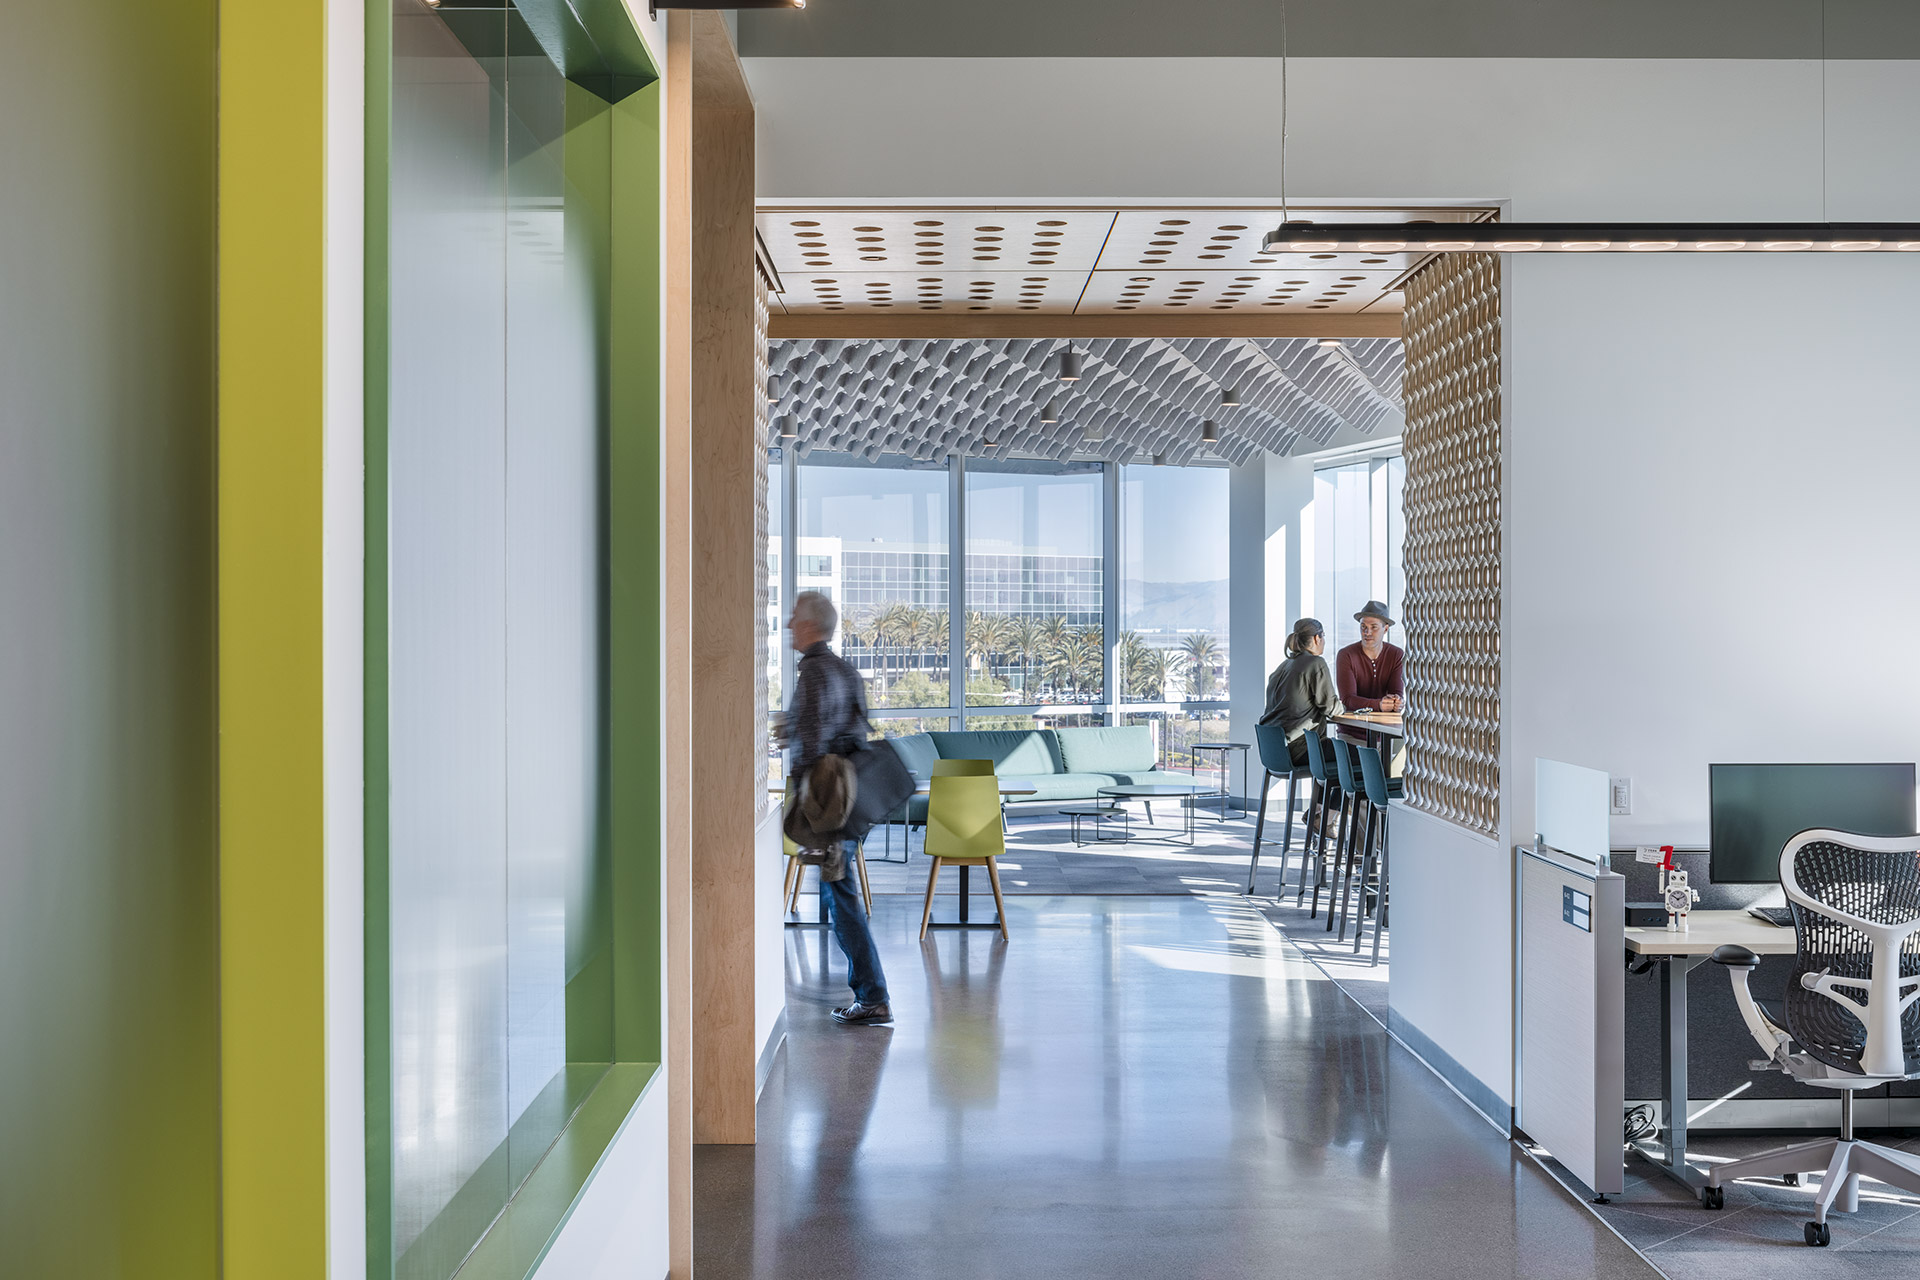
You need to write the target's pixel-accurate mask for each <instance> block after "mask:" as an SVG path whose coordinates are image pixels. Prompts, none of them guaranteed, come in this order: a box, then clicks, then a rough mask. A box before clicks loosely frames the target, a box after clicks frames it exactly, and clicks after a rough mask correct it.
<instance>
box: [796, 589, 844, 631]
mask: <svg viewBox="0 0 1920 1280" xmlns="http://www.w3.org/2000/svg"><path fill="white" fill-rule="evenodd" d="M793 616H794V617H795V618H796V619H798V620H799V621H801V622H806V623H811V624H812V625H813V626H815V627H818V628H819V629H820V634H821V635H825V636H830V635H832V634H833V629H834V628H835V627H836V626H838V625H839V624H840V611H839V610H838V609H836V608H834V607H833V600H832V598H831V597H829V596H828V595H827V594H826V592H824V591H802V592H801V593H800V594H799V595H797V596H795V597H794V598H793Z"/></svg>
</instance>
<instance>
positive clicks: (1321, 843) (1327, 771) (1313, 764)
mask: <svg viewBox="0 0 1920 1280" xmlns="http://www.w3.org/2000/svg"><path fill="white" fill-rule="evenodd" d="M1303 736H1304V739H1305V741H1306V744H1307V770H1308V772H1310V773H1311V774H1312V775H1313V790H1314V794H1315V795H1316V796H1317V797H1318V798H1319V799H1320V807H1319V808H1318V809H1317V810H1315V817H1316V819H1317V821H1316V823H1315V828H1316V830H1315V839H1314V851H1313V855H1312V856H1313V863H1314V871H1313V910H1312V911H1310V912H1309V913H1308V914H1307V918H1308V919H1309V920H1311V919H1314V918H1316V917H1317V916H1318V915H1319V914H1320V887H1321V886H1322V885H1324V884H1326V882H1327V809H1326V805H1327V801H1328V800H1334V801H1336V802H1337V803H1339V805H1340V825H1339V829H1338V830H1339V834H1338V835H1336V837H1335V839H1334V848H1335V849H1336V850H1338V849H1339V847H1340V840H1341V839H1342V838H1344V836H1345V834H1346V829H1347V812H1346V799H1347V797H1346V795H1345V794H1344V793H1343V792H1341V791H1340V790H1339V789H1338V787H1337V786H1336V785H1335V783H1334V778H1333V766H1332V765H1331V764H1329V763H1328V761H1329V760H1330V759H1331V757H1332V755H1333V751H1332V749H1331V748H1330V747H1329V746H1328V745H1327V739H1326V737H1325V736H1324V735H1323V734H1321V732H1320V731H1319V730H1317V729H1309V730H1307V732H1306V733H1305V735H1303ZM1306 897H1307V868H1306V863H1305V862H1304V861H1303V862H1302V863H1301V866H1300V888H1299V891H1298V892H1296V893H1295V894H1294V896H1293V901H1294V905H1295V906H1298V905H1299V904H1300V903H1302V902H1304V901H1305V900H1306ZM1328 901H1329V902H1331V901H1332V899H1331V898H1329V899H1328Z"/></svg>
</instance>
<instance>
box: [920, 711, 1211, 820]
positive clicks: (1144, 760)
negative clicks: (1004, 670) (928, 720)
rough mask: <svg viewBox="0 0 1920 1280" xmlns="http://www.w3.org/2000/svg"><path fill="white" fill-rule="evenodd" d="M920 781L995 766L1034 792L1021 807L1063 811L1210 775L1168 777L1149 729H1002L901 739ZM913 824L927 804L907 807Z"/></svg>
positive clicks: (1005, 777)
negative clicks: (971, 763) (944, 765)
mask: <svg viewBox="0 0 1920 1280" xmlns="http://www.w3.org/2000/svg"><path fill="white" fill-rule="evenodd" d="M893 746H894V749H895V750H896V751H898V752H899V753H900V758H901V760H903V761H904V762H905V763H906V766H907V768H909V769H911V770H912V771H913V774H914V776H915V777H916V778H923V779H924V778H926V777H928V776H930V775H931V774H932V772H933V762H934V761H936V760H991V761H993V771H994V773H995V775H997V776H998V777H999V778H1000V779H1001V781H1002V782H1006V783H1017V784H1018V785H1020V786H1027V787H1032V788H1033V791H1034V793H1033V795H1031V796H1021V797H1018V798H1017V799H1012V800H1010V803H1017V804H1046V805H1056V806H1057V805H1063V804H1074V803H1081V802H1086V801H1090V800H1097V799H1098V798H1099V796H1100V788H1102V787H1118V786H1127V785H1144V784H1151V783H1156V782H1174V783H1186V784H1193V783H1196V782H1197V783H1199V784H1201V785H1203V786H1204V785H1206V784H1207V778H1206V777H1205V776H1204V775H1203V776H1202V777H1200V778H1195V777H1194V776H1193V775H1192V774H1189V773H1172V772H1162V771H1160V770H1158V769H1156V768H1155V767H1154V765H1155V763H1156V762H1155V760H1154V752H1153V730H1151V729H1149V728H1148V727H1147V726H1145V725H1134V726H1127V727H1125V728H1112V729H1107V728H1095V729H995V730H982V731H978V732H966V733H916V734H913V735H911V736H909V737H904V738H895V739H893ZM907 818H908V821H909V822H912V823H915V824H918V823H922V822H925V821H926V818H927V801H926V798H925V797H924V796H916V797H914V798H913V799H912V800H910V801H908V802H907Z"/></svg>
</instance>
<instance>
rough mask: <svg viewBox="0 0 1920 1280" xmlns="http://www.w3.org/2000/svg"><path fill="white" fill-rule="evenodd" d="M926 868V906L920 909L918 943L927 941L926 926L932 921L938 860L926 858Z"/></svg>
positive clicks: (938, 875)
mask: <svg viewBox="0 0 1920 1280" xmlns="http://www.w3.org/2000/svg"><path fill="white" fill-rule="evenodd" d="M927 861H928V862H929V863H931V864H932V865H930V866H929V867H928V868H927V905H926V906H924V907H922V908H921V909H920V941H922V942H925V941H926V940H927V924H928V923H929V922H930V921H931V920H932V919H933V887H934V884H935V883H936V882H937V881H938V880H939V879H940V859H938V858H928V859H927Z"/></svg>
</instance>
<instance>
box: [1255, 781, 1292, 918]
mask: <svg viewBox="0 0 1920 1280" xmlns="http://www.w3.org/2000/svg"><path fill="white" fill-rule="evenodd" d="M1272 786H1273V774H1272V773H1271V772H1267V773H1263V774H1262V775H1261V777H1260V816H1259V817H1258V818H1255V819H1254V822H1253V857H1252V858H1251V859H1249V860H1248V862H1247V892H1248V893H1252V892H1253V878H1254V876H1256V875H1258V874H1259V872H1260V837H1261V836H1262V835H1263V834H1264V833H1265V832H1266V829H1267V791H1268V789H1269V788H1271V787H1272ZM1286 878H1287V863H1286V859H1285V858H1284V857H1283V858H1282V859H1281V861H1280V879H1281V880H1283V881H1284V880H1285V879H1286Z"/></svg>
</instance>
